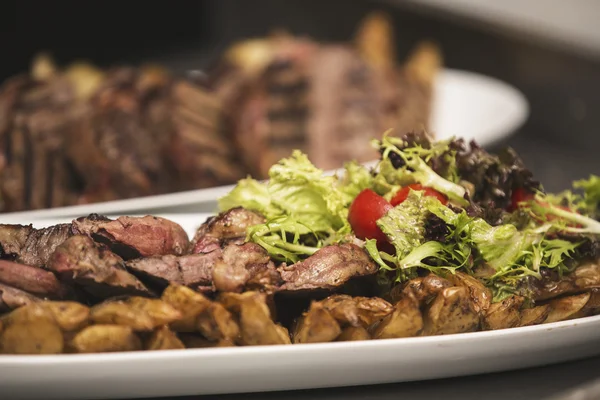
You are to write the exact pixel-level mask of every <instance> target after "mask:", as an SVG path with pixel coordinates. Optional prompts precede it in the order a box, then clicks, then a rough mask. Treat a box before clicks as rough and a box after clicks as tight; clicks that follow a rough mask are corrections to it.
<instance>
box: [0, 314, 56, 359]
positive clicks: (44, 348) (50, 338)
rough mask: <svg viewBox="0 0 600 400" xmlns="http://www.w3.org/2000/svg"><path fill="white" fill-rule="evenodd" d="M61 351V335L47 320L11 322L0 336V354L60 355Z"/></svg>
mask: <svg viewBox="0 0 600 400" xmlns="http://www.w3.org/2000/svg"><path fill="white" fill-rule="evenodd" d="M63 349H64V338H63V334H62V332H61V330H60V328H59V326H58V324H56V322H54V321H53V320H51V319H48V318H40V319H38V320H37V321H23V322H21V321H19V322H13V323H11V324H10V325H8V326H7V327H6V328H5V329H4V331H3V332H2V334H0V353H4V354H60V353H62V352H63Z"/></svg>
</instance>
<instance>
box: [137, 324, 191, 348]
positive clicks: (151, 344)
mask: <svg viewBox="0 0 600 400" xmlns="http://www.w3.org/2000/svg"><path fill="white" fill-rule="evenodd" d="M144 348H145V349H146V350H174V349H185V346H184V344H183V343H182V342H181V340H179V338H178V337H177V335H176V334H175V332H173V331H172V330H170V329H169V328H168V327H167V326H162V327H160V328H158V329H157V330H156V331H154V332H153V333H152V335H151V336H150V337H149V338H148V339H147V340H146V343H145V345H144Z"/></svg>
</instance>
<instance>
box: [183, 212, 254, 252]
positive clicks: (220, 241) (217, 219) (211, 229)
mask: <svg viewBox="0 0 600 400" xmlns="http://www.w3.org/2000/svg"><path fill="white" fill-rule="evenodd" d="M264 222H265V218H264V217H263V216H262V215H260V214H258V213H256V212H254V211H250V210H247V209H245V208H242V207H236V208H232V209H231V210H228V211H224V212H222V213H220V214H219V215H216V216H214V217H210V218H208V219H207V220H206V222H205V223H203V224H202V225H201V226H200V228H198V231H197V232H196V234H195V235H194V239H193V240H192V245H191V249H192V253H208V252H211V251H213V250H216V249H219V248H221V247H222V246H223V245H225V244H227V243H236V244H242V243H244V239H245V238H246V230H247V229H248V228H249V227H251V226H253V225H258V224H262V223H264Z"/></svg>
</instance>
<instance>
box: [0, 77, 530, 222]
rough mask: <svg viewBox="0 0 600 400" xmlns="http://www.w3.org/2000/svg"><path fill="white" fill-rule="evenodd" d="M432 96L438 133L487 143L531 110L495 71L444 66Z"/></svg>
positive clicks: (210, 195) (190, 197)
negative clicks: (492, 73) (489, 73)
mask: <svg viewBox="0 0 600 400" xmlns="http://www.w3.org/2000/svg"><path fill="white" fill-rule="evenodd" d="M434 96H435V100H434V103H433V110H432V115H431V118H432V121H431V125H432V132H433V133H435V135H436V136H437V137H438V138H440V139H445V138H449V137H451V136H459V137H463V138H465V139H466V140H471V139H473V140H476V141H477V142H478V143H479V144H480V145H482V146H486V145H489V144H492V143H494V142H496V141H498V140H500V139H502V138H504V137H506V136H508V135H510V134H511V133H513V132H514V131H515V130H516V129H517V128H519V127H520V126H521V125H522V124H523V123H524V122H525V120H526V119H527V115H528V113H529V106H528V103H527V100H526V99H525V97H524V96H523V94H522V93H520V92H519V91H518V90H517V89H515V88H514V87H512V86H510V85H507V84H506V83H504V82H501V81H498V80H496V79H493V78H491V77H488V76H484V75H479V74H475V73H472V72H467V71H458V70H451V69H445V70H444V71H442V73H441V74H440V76H439V77H438V80H437V83H436V87H435V93H434ZM365 145H367V144H366V143H365ZM232 187H233V186H231V185H229V186H221V187H215V188H209V189H198V190H190V191H185V192H179V193H171V194H164V195H157V196H146V197H139V198H135V199H126V200H117V201H110V202H103V203H96V204H84V205H78V206H69V207H58V208H53V209H47V210H39V211H25V212H19V213H7V214H0V218H1V219H4V218H6V217H9V216H16V217H22V218H24V219H30V218H49V217H60V216H77V215H84V214H88V213H91V212H95V213H99V214H106V213H117V212H137V211H142V210H143V211H150V210H160V211H162V212H168V210H170V209H171V210H174V209H175V208H179V209H181V210H184V211H191V210H193V211H195V212H212V211H215V209H216V204H215V200H216V199H217V198H219V197H220V196H223V195H224V194H226V193H227V192H229V190H231V188H232Z"/></svg>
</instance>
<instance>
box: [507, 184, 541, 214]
mask: <svg viewBox="0 0 600 400" xmlns="http://www.w3.org/2000/svg"><path fill="white" fill-rule="evenodd" d="M534 197H535V196H534V195H533V193H531V192H529V191H527V190H525V189H523V188H516V189H515V190H513V192H512V196H511V198H510V205H509V206H508V211H511V212H512V211H514V210H516V209H517V208H519V203H521V202H523V201H528V200H531V199H533V198H534Z"/></svg>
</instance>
